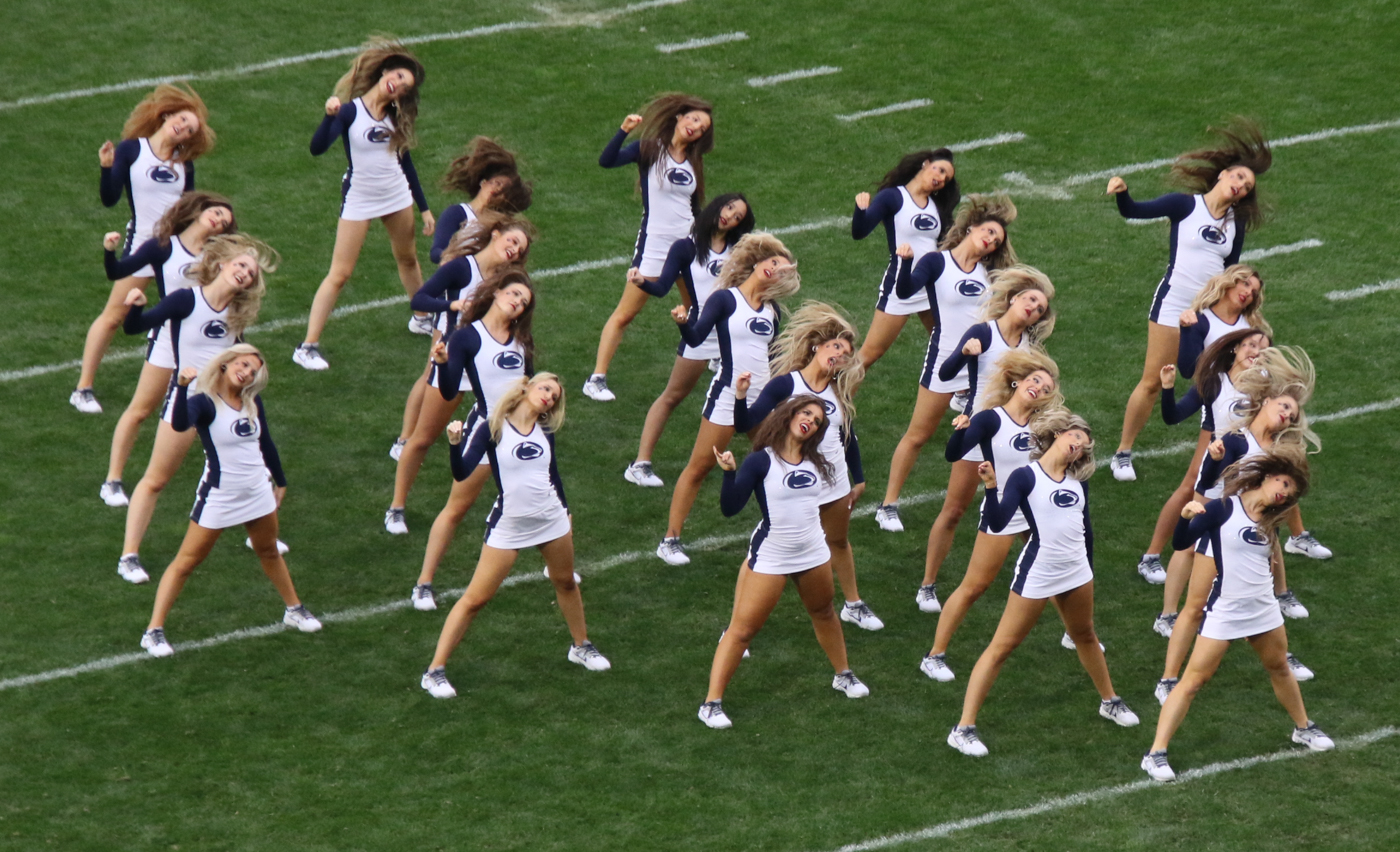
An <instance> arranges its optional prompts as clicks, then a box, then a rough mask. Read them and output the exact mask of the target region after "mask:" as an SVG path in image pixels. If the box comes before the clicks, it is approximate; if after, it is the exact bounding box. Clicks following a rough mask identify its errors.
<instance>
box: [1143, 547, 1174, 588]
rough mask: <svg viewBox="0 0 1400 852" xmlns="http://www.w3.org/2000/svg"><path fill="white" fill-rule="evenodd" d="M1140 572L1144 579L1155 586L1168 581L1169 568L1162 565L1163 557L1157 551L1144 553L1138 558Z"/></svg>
mask: <svg viewBox="0 0 1400 852" xmlns="http://www.w3.org/2000/svg"><path fill="white" fill-rule="evenodd" d="M1138 573H1139V574H1141V575H1142V579H1144V580H1146V581H1147V582H1149V583H1151V584H1152V585H1154V586H1160V585H1162V584H1163V583H1165V582H1167V569H1165V568H1163V567H1162V557H1161V555H1160V554H1157V553H1144V554H1143V555H1142V558H1141V559H1139V560H1138Z"/></svg>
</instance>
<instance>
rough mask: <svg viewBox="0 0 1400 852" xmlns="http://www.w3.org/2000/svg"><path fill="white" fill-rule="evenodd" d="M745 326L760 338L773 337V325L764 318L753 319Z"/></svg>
mask: <svg viewBox="0 0 1400 852" xmlns="http://www.w3.org/2000/svg"><path fill="white" fill-rule="evenodd" d="M745 325H747V326H748V328H749V331H751V332H753V333H754V334H756V335H758V336H759V337H772V336H773V323H771V322H769V321H768V320H766V319H764V318H763V317H753V318H751V319H750V320H749V321H748V322H747V323H745Z"/></svg>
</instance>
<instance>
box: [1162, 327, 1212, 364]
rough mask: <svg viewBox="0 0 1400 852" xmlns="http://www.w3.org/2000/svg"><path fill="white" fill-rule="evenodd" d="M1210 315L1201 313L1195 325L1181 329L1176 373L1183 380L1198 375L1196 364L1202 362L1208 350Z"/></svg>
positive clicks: (1177, 346)
mask: <svg viewBox="0 0 1400 852" xmlns="http://www.w3.org/2000/svg"><path fill="white" fill-rule="evenodd" d="M1209 313H1210V311H1201V312H1200V313H1198V314H1197V315H1196V324H1195V325H1185V326H1182V327H1181V340H1180V342H1179V343H1177V345H1176V371H1177V372H1178V373H1180V374H1181V375H1182V377H1183V378H1187V379H1189V378H1191V377H1192V376H1194V375H1196V363H1197V362H1198V361H1199V360H1200V358H1201V353H1202V352H1204V351H1205V350H1206V335H1207V334H1209V333H1210V317H1209V316H1208V314H1209ZM1166 319H1171V318H1170V317H1167V318H1166Z"/></svg>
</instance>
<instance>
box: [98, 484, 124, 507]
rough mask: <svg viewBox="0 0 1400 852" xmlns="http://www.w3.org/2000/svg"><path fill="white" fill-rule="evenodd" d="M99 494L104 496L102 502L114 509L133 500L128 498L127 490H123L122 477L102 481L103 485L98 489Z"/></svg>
mask: <svg viewBox="0 0 1400 852" xmlns="http://www.w3.org/2000/svg"><path fill="white" fill-rule="evenodd" d="M97 496H98V497H101V498H102V502H103V503H106V504H107V505H108V506H111V507H112V508H113V509H120V508H121V507H123V506H125V505H127V504H128V503H130V502H131V501H130V500H128V499H126V491H124V490H122V481H121V480H120V479H109V480H107V481H106V482H104V483H102V487H101V488H99V489H97Z"/></svg>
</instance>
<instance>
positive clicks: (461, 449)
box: [447, 423, 491, 482]
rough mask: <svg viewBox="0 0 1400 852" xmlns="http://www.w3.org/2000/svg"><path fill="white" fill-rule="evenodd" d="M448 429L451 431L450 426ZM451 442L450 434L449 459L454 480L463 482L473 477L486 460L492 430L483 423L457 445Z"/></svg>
mask: <svg viewBox="0 0 1400 852" xmlns="http://www.w3.org/2000/svg"><path fill="white" fill-rule="evenodd" d="M448 428H449V429H451V425H450V424H449V426H448ZM459 428H461V427H460V426H459ZM468 437H470V440H468ZM451 441H452V437H451V433H450V432H449V433H448V447H447V458H448V460H449V461H450V462H451V463H452V478H453V479H455V480H457V481H458V482H461V481H462V480H464V479H466V478H467V477H469V476H471V475H472V471H474V470H476V468H477V465H480V464H481V460H482V459H484V458H486V451H487V450H488V449H489V448H490V446H491V430H490V429H488V428H487V427H486V424H484V423H483V424H482V425H481V426H479V427H477V429H476V431H474V432H472V434H471V435H470V436H466V435H463V436H462V437H461V438H459V439H458V441H457V443H455V444H453V443H452V442H451Z"/></svg>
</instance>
